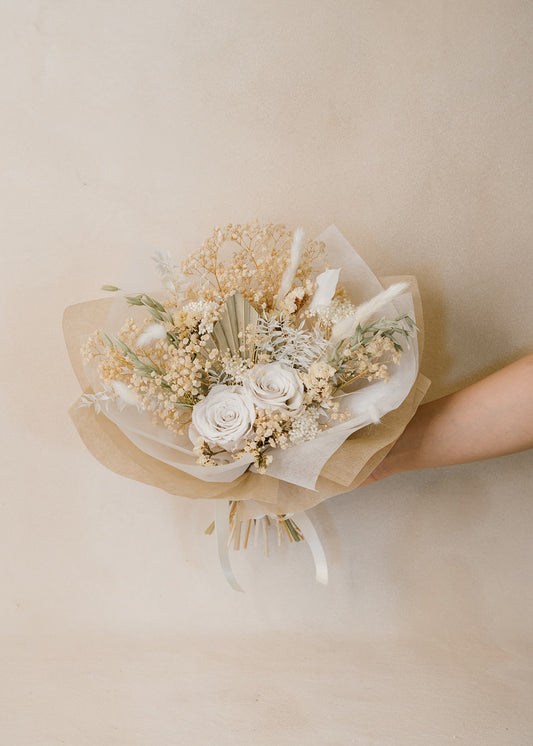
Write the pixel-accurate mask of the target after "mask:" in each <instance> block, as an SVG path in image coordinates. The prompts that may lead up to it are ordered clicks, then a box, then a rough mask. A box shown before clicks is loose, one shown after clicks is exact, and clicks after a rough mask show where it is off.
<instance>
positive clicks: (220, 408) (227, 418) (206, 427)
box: [189, 383, 255, 452]
mask: <svg viewBox="0 0 533 746" xmlns="http://www.w3.org/2000/svg"><path fill="white" fill-rule="evenodd" d="M254 420H255V408H254V403H253V401H252V398H251V397H250V395H249V393H248V392H247V391H246V390H245V389H244V387H243V386H225V385H224V384H221V383H220V384H217V385H216V386H213V388H212V389H211V390H210V391H209V393H208V394H207V396H206V397H205V399H202V400H201V401H200V402H198V404H196V405H195V406H194V407H193V410H192V426H191V428H190V430H189V437H190V439H191V440H192V441H193V443H195V442H196V441H197V440H198V439H199V438H202V439H203V440H205V442H206V443H207V444H208V445H209V447H210V448H222V449H224V450H225V451H231V452H234V451H239V450H241V449H242V448H243V447H244V444H245V441H246V438H247V437H248V436H249V435H250V434H251V432H252V429H253V424H254Z"/></svg>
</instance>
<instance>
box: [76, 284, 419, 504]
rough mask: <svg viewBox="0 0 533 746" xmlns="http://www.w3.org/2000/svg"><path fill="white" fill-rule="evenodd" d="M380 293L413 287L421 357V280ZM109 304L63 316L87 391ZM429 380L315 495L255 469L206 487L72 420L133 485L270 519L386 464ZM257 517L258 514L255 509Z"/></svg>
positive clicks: (349, 445) (338, 463)
mask: <svg viewBox="0 0 533 746" xmlns="http://www.w3.org/2000/svg"><path fill="white" fill-rule="evenodd" d="M380 281H381V283H382V285H383V287H387V286H388V285H389V284H391V283H392V282H400V281H408V282H409V284H410V288H409V289H410V292H411V293H412V296H413V303H414V307H415V316H416V322H417V326H418V329H419V332H418V347H419V355H420V358H421V357H422V349H423V340H424V331H423V318H422V306H421V302H420V294H419V291H418V285H417V282H416V279H415V278H414V277H411V276H407V277H387V278H380ZM112 302H113V301H112V299H108V298H104V299H101V300H94V301H88V302H85V303H78V304H76V305H73V306H69V307H68V308H66V309H65V312H64V316H63V332H64V335H65V341H66V345H67V349H68V353H69V356H70V360H71V363H72V367H73V369H74V372H75V373H76V376H77V378H78V380H79V382H80V385H81V387H82V389H83V391H84V392H85V393H92V389H91V387H90V385H89V382H88V380H87V378H86V376H85V372H84V369H83V363H82V360H81V355H80V346H81V341H80V340H81V339H82V337H83V336H85V335H88V334H92V333H93V332H94V331H95V329H100V328H103V327H104V326H105V322H106V319H107V317H108V314H109V309H110V306H111V303H112ZM429 385H430V381H429V380H428V379H427V378H426V377H425V376H423V375H422V374H421V373H419V375H418V378H417V379H416V381H415V383H414V385H413V387H412V388H411V391H410V392H409V394H408V396H407V397H406V399H405V400H404V401H403V402H402V404H401V405H400V406H399V407H398V408H397V409H395V410H393V411H392V412H389V413H388V414H387V415H385V416H384V417H383V418H382V420H381V422H380V423H379V424H377V425H369V426H367V427H365V428H363V429H361V430H358V431H357V432H355V433H354V434H353V435H351V436H350V437H349V438H348V439H347V440H346V441H345V442H344V444H343V445H342V446H341V447H340V448H339V449H338V450H337V451H336V452H335V453H334V454H333V456H331V458H330V459H329V460H328V461H327V462H326V464H325V466H324V467H323V469H322V471H321V473H320V476H319V478H318V481H317V484H316V490H310V489H305V488H304V487H299V486H297V485H293V484H290V483H288V482H282V481H280V480H278V479H274V478H272V477H269V476H268V475H260V474H255V473H252V472H250V471H248V472H246V473H245V474H243V475H242V476H240V477H238V478H237V479H236V480H235V481H233V482H230V483H227V482H226V483H221V482H204V481H202V480H200V479H196V478H195V477H192V476H189V475H188V474H186V473H184V472H182V471H179V470H178V469H176V468H174V467H172V466H169V465H168V464H165V463H163V462H162V461H159V460H158V459H156V458H154V457H152V456H149V455H148V454H146V453H144V452H143V451H141V450H140V449H139V448H137V447H136V446H135V445H133V443H132V442H131V441H130V440H129V439H128V438H127V437H126V436H125V435H124V434H123V433H122V431H121V430H120V429H119V428H118V427H117V426H116V425H115V424H114V423H112V422H111V421H110V420H109V419H108V418H107V417H106V416H105V415H104V414H96V413H95V411H94V409H93V408H92V407H91V408H89V407H83V408H81V407H79V401H78V402H76V403H75V404H74V405H73V406H72V407H71V409H70V416H71V418H72V421H73V422H74V425H75V426H76V429H77V430H78V433H79V434H80V437H81V439H82V440H83V442H84V443H85V445H86V446H87V448H88V449H89V451H90V452H91V453H92V455H93V456H94V457H95V458H97V459H98V461H100V463H102V464H103V465H104V466H106V467H107V468H108V469H111V470H112V471H114V472H116V473H117V474H120V475H122V476H125V477H129V478H130V479H135V480H137V481H138V482H144V483H145V484H150V485H153V486H154V487H159V488H160V489H162V490H165V491H166V492H169V493H170V494H172V495H179V496H180V497H189V498H211V499H218V498H220V499H225V500H254V502H255V503H257V504H258V505H257V506H256V507H257V509H259V510H262V511H263V512H265V513H271V514H272V513H278V514H279V513H295V512H299V511H302V510H307V509H308V508H312V507H313V506H315V505H318V503H320V502H322V501H323V500H326V499H327V498H329V497H334V496H335V495H340V494H343V493H344V492H350V491H351V490H353V489H355V488H356V487H358V486H359V485H360V484H361V483H362V482H363V481H364V480H365V479H366V477H367V476H368V475H369V474H371V473H372V471H373V470H374V469H375V468H376V466H377V465H378V464H379V463H380V462H381V461H382V460H383V459H384V458H385V456H386V455H387V453H388V452H389V451H390V449H391V448H392V446H393V445H394V443H395V442H396V440H397V439H398V438H399V437H400V435H401V434H402V432H403V431H404V429H405V427H406V426H407V423H408V422H409V420H410V419H411V418H412V417H413V415H414V413H415V412H416V410H417V408H418V406H419V404H420V402H421V401H422V399H423V398H424V396H425V394H426V392H427V390H428V388H429ZM256 512H257V511H256Z"/></svg>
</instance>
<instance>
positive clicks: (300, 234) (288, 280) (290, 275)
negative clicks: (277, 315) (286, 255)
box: [276, 228, 305, 306]
mask: <svg viewBox="0 0 533 746" xmlns="http://www.w3.org/2000/svg"><path fill="white" fill-rule="evenodd" d="M304 238H305V232H304V229H303V228H296V230H295V231H294V235H293V238H292V246H291V261H290V264H289V266H288V267H287V269H286V270H285V272H284V273H283V276H282V278H281V283H280V286H279V291H278V294H277V296H276V306H279V305H280V304H281V302H282V300H283V299H284V298H285V296H286V295H287V293H288V292H289V291H290V289H291V288H292V283H293V282H294V277H295V275H296V271H297V269H298V265H299V264H300V255H301V253H302V246H303V243H304Z"/></svg>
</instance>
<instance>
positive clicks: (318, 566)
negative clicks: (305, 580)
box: [294, 513, 328, 585]
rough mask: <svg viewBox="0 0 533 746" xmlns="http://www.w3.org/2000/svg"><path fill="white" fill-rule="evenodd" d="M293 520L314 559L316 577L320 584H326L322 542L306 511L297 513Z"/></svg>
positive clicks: (326, 574) (325, 562)
mask: <svg viewBox="0 0 533 746" xmlns="http://www.w3.org/2000/svg"><path fill="white" fill-rule="evenodd" d="M294 522H295V523H296V524H297V525H298V527H299V528H301V530H302V533H303V535H304V539H305V540H306V542H307V543H308V544H309V549H310V550H311V554H312V555H313V559H314V561H315V571H316V579H317V582H318V583H322V585H327V584H328V561H327V559H326V553H325V551H324V547H323V546H322V542H321V541H320V539H319V538H318V534H317V532H316V529H315V527H314V525H313V522H312V520H311V519H310V518H309V516H308V515H307V513H297V514H296V515H295V516H294Z"/></svg>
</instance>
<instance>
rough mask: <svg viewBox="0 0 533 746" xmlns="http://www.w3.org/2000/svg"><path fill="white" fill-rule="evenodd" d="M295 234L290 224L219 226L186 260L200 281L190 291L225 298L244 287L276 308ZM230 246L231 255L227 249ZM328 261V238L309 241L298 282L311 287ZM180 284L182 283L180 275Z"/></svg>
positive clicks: (255, 300)
mask: <svg viewBox="0 0 533 746" xmlns="http://www.w3.org/2000/svg"><path fill="white" fill-rule="evenodd" d="M292 240H293V232H292V231H290V230H289V229H288V228H287V227H286V226H284V225H277V224H273V223H270V224H268V225H265V226H260V225H259V224H258V223H257V222H253V223H247V224H245V225H234V224H232V223H230V224H229V225H226V226H224V227H223V228H215V229H214V230H213V232H212V233H211V235H210V236H209V238H208V239H207V240H206V241H205V242H204V243H203V244H202V246H201V248H200V249H199V250H198V251H196V252H194V253H193V254H191V255H190V256H189V257H188V258H187V259H186V260H185V261H184V262H183V263H182V265H181V267H180V272H181V273H183V274H184V275H186V276H191V275H192V276H193V277H195V278H197V279H198V280H199V282H200V286H199V288H198V286H197V287H196V289H194V290H190V291H189V294H190V295H191V296H195V297H197V296H198V295H199V296H200V297H201V298H203V299H204V300H207V301H217V302H220V301H223V300H224V299H225V298H226V297H227V296H228V295H229V294H230V293H231V292H232V291H233V290H234V289H235V288H238V289H239V292H240V293H241V294H242V295H243V296H244V297H245V298H246V300H248V301H249V302H250V303H251V304H252V305H255V306H256V307H259V308H261V307H264V308H266V310H267V311H270V310H272V309H273V308H274V305H275V300H276V296H277V294H278V290H279V287H280V283H281V278H282V276H283V273H284V272H285V270H286V268H287V265H288V264H289V262H290V253H291V245H292ZM229 252H230V257H229V259H228V258H226V257H225V254H227V253H229ZM323 264H324V244H322V243H317V242H316V241H307V242H306V243H305V246H304V248H303V252H302V255H301V259H300V263H299V266H298V270H297V272H296V275H295V284H296V285H297V286H300V287H301V288H302V290H303V292H305V288H306V287H309V285H308V283H309V282H310V276H311V273H312V272H313V271H316V270H317V269H320V268H321V267H322V266H323ZM175 284H179V283H178V281H176V283H175ZM299 292H302V291H299ZM300 300H301V299H300ZM297 303H298V299H297V297H296V296H294V298H293V300H292V304H293V305H295V306H296V304H297ZM291 307H292V306H291Z"/></svg>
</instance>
